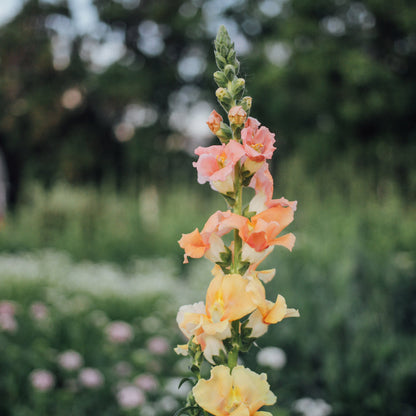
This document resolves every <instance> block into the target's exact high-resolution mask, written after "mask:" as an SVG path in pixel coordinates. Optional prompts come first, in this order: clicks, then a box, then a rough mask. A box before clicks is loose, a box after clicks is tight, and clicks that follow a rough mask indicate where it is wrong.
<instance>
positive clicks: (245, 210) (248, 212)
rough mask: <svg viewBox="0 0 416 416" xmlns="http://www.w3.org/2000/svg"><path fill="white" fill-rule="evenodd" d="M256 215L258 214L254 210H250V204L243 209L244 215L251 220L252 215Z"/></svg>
mask: <svg viewBox="0 0 416 416" xmlns="http://www.w3.org/2000/svg"><path fill="white" fill-rule="evenodd" d="M254 215H256V212H254V211H249V210H248V206H246V207H245V208H244V211H243V216H244V217H246V218H248V219H249V220H251V217H253V216H254Z"/></svg>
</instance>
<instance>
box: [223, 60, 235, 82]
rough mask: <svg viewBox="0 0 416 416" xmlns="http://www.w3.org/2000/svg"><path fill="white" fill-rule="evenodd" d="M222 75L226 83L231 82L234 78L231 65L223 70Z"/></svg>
mask: <svg viewBox="0 0 416 416" xmlns="http://www.w3.org/2000/svg"><path fill="white" fill-rule="evenodd" d="M224 75H225V76H226V77H227V80H228V81H233V79H234V77H235V68H234V66H233V65H230V64H227V65H225V68H224Z"/></svg>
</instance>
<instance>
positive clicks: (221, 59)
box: [214, 51, 227, 71]
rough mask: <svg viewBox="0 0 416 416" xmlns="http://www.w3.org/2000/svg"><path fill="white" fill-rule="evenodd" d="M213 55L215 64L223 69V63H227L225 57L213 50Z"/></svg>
mask: <svg viewBox="0 0 416 416" xmlns="http://www.w3.org/2000/svg"><path fill="white" fill-rule="evenodd" d="M214 56H215V63H216V64H217V67H218V69H220V70H221V71H223V70H224V67H225V65H227V61H226V60H225V58H224V57H223V56H222V55H221V54H220V53H219V52H217V51H215V52H214Z"/></svg>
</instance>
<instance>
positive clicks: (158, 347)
mask: <svg viewBox="0 0 416 416" xmlns="http://www.w3.org/2000/svg"><path fill="white" fill-rule="evenodd" d="M147 348H148V349H149V351H150V352H152V353H153V354H156V355H163V354H166V353H167V352H168V351H169V350H170V345H169V343H168V341H167V340H166V338H163V337H153V338H150V339H149V340H148V341H147Z"/></svg>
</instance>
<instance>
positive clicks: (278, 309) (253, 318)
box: [247, 295, 299, 338]
mask: <svg viewBox="0 0 416 416" xmlns="http://www.w3.org/2000/svg"><path fill="white" fill-rule="evenodd" d="M294 317H299V311H298V310H297V309H293V308H288V307H287V305H286V300H285V298H284V297H283V296H282V295H278V296H277V299H276V302H275V303H273V302H271V301H269V300H267V299H265V300H264V301H263V302H262V303H259V305H258V307H257V310H255V311H254V312H253V313H252V314H251V315H250V317H249V319H248V322H247V328H251V330H252V332H251V337H252V338H258V337H260V336H262V335H264V334H265V333H266V332H267V329H268V327H269V325H270V324H276V323H278V322H280V321H282V320H283V319H285V318H294Z"/></svg>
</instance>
